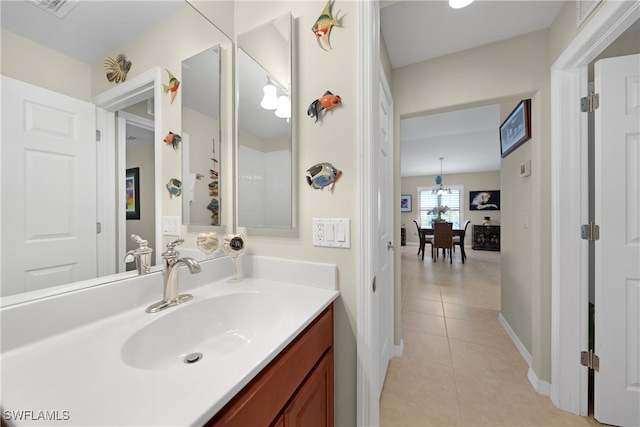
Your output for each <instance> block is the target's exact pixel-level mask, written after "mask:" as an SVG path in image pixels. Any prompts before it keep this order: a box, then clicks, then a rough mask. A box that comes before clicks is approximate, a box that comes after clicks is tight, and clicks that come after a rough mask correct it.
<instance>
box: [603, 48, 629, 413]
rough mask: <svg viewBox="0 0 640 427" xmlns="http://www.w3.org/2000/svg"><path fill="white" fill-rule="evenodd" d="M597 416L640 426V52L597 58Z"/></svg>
mask: <svg viewBox="0 0 640 427" xmlns="http://www.w3.org/2000/svg"><path fill="white" fill-rule="evenodd" d="M595 85H596V93H599V94H600V107H599V108H598V109H597V110H596V112H595V135H596V138H595V147H596V148H595V159H596V170H595V174H596V175H595V182H596V184H595V204H596V212H595V214H596V223H598V224H599V225H600V240H599V241H597V242H596V261H595V274H596V281H595V287H596V289H595V290H596V295H595V309H596V314H595V353H596V354H597V355H598V356H599V358H600V371H599V372H597V373H596V375H595V401H594V403H595V407H594V410H595V418H596V419H597V420H598V421H600V422H602V423H606V424H613V425H619V426H638V425H640V55H631V56H623V57H618V58H610V59H603V60H600V61H598V62H596V64H595Z"/></svg>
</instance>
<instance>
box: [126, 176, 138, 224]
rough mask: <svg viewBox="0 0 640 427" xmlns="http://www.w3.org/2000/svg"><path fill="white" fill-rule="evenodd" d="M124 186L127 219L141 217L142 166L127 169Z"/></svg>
mask: <svg viewBox="0 0 640 427" xmlns="http://www.w3.org/2000/svg"><path fill="white" fill-rule="evenodd" d="M124 188H125V194H126V196H127V201H126V204H125V208H126V212H127V219H140V168H131V169H127V175H126V177H125V185H124Z"/></svg>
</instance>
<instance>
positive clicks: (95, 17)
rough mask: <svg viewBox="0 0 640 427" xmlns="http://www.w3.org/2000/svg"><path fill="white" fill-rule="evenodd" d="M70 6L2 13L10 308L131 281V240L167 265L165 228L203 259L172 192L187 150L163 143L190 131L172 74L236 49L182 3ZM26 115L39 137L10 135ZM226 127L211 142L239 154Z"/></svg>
mask: <svg viewBox="0 0 640 427" xmlns="http://www.w3.org/2000/svg"><path fill="white" fill-rule="evenodd" d="M69 4H72V6H73V7H70V8H67V7H64V8H61V9H60V10H61V11H62V12H64V13H63V15H64V16H58V15H57V13H58V12H59V11H58V10H53V11H51V10H45V9H46V8H43V7H40V6H39V5H38V4H37V3H35V4H34V3H33V2H28V1H15V2H1V3H0V7H1V12H2V13H1V14H0V17H1V23H2V30H1V31H2V33H1V38H0V41H1V43H2V49H1V55H2V58H1V59H2V87H3V91H2V139H3V140H4V141H9V140H11V141H12V144H2V147H1V148H0V149H1V150H2V151H1V158H2V181H3V182H12V189H13V190H12V191H11V195H9V196H8V199H5V200H3V203H2V207H1V208H2V212H1V217H2V223H1V227H2V228H1V235H2V260H1V265H0V267H1V271H2V277H1V284H2V286H1V288H0V291H1V293H0V296H2V297H3V300H2V305H5V304H11V303H12V301H18V300H17V299H15V298H13V299H11V298H9V299H6V298H5V297H7V296H14V295H15V296H17V295H19V294H23V293H25V292H34V293H33V294H28V296H25V297H23V299H25V298H27V299H28V298H36V297H38V296H39V295H42V294H43V293H44V292H45V291H46V293H48V294H51V293H57V292H64V291H65V290H68V289H78V288H81V287H84V286H94V285H98V284H101V283H105V282H110V281H113V280H119V279H120V278H123V277H130V276H131V275H132V274H134V273H124V272H125V271H126V269H127V266H126V265H125V261H124V258H125V254H126V251H127V250H129V249H131V247H132V245H133V246H135V243H133V242H131V239H130V237H129V236H130V234H131V233H136V234H139V235H140V236H141V237H142V238H143V239H145V240H148V241H149V242H150V243H149V244H150V247H151V246H152V247H153V258H154V261H155V263H156V264H158V260H159V259H160V254H161V253H162V251H163V247H164V245H165V244H166V241H169V240H171V239H172V238H173V239H174V237H173V236H167V235H166V233H165V232H164V231H163V224H164V222H163V220H164V219H166V218H167V217H168V218H170V219H174V218H175V219H176V220H177V234H180V235H182V236H183V237H185V244H184V247H185V248H193V249H194V250H195V248H196V236H197V235H196V234H194V235H190V234H189V232H188V231H187V230H185V229H184V228H182V227H181V226H180V224H181V223H182V219H181V216H182V214H181V211H182V198H181V197H172V198H170V197H169V193H168V191H167V188H166V184H167V182H169V181H170V180H174V179H178V180H184V178H183V176H182V151H181V148H182V147H180V148H179V149H177V150H174V149H173V147H171V146H170V145H168V144H166V143H165V142H164V140H163V139H164V138H165V135H167V134H168V133H169V132H174V133H182V129H181V96H177V97H175V100H174V102H171V98H170V95H169V94H165V93H163V90H162V85H163V84H167V83H168V74H167V71H170V72H171V73H172V74H173V75H175V76H176V78H178V79H182V78H183V77H182V75H181V74H182V73H181V72H182V70H181V63H182V61H183V60H187V59H188V58H192V57H194V56H195V55H196V54H197V53H198V52H203V51H207V50H209V49H210V48H211V47H212V46H224V47H225V48H226V49H227V50H228V49H229V48H230V47H231V46H232V43H231V40H230V39H229V38H228V37H227V36H226V35H225V34H224V33H222V32H221V31H220V30H219V29H218V28H216V27H215V26H214V25H212V24H211V22H209V21H207V20H206V19H205V18H204V17H202V16H201V15H200V13H199V12H198V11H196V10H195V9H193V7H191V6H190V5H189V4H188V3H187V2H185V1H184V0H163V1H155V0H148V1H144V2H138V1H132V2H129V1H127V2H107V1H96V2H77V3H76V2H69ZM120 54H123V55H124V56H123V57H120ZM106 64H109V65H110V67H108V68H109V69H107V67H106ZM114 70H118V72H117V73H116V74H117V76H115V75H114V74H113V73H114ZM225 70H226V68H225ZM125 71H127V73H126V74H125ZM110 73H111V74H110ZM187 81H189V82H191V78H189V77H188V78H187ZM197 84H198V83H197V82H196V81H193V82H191V83H189V86H192V87H193V86H196V85H197ZM34 93H35V94H36V95H34ZM178 95H181V92H178ZM225 96H226V95H225ZM226 97H228V96H226ZM25 105H31V106H33V107H34V108H31V107H29V108H24V106H25ZM41 107H42V108H41ZM227 108H228V107H227ZM69 113H71V114H69ZM15 114H23V116H20V117H17V116H15ZM25 115H29V117H30V119H29V120H31V122H29V123H31V125H30V127H27V128H26V129H24V128H22V127H21V126H19V125H16V126H13V124H19V123H26V122H28V120H27V121H25ZM218 116H219V112H218ZM218 122H219V120H218ZM225 125H226V124H225ZM191 126H192V127H193V128H194V129H195V127H196V126H197V125H196V124H192V125H191ZM216 127H217V128H216V129H212V130H211V131H210V132H211V136H210V137H208V138H209V141H210V142H211V143H212V142H213V140H214V139H215V143H216V144H217V146H216V150H218V151H217V152H218V153H219V152H221V151H223V150H225V149H226V150H227V151H230V150H229V149H228V148H225V141H224V140H221V138H220V134H221V133H222V134H224V132H223V131H222V127H221V126H220V124H219V123H217V124H216ZM141 129H142V130H144V131H145V132H139V131H140V130H141ZM98 130H99V131H100V135H99V139H100V141H99V142H96V138H97V136H98V135H97V131H98ZM190 132H192V133H194V132H195V131H193V130H191V131H190ZM226 144H227V147H229V145H228V144H230V141H226ZM209 147H210V150H211V151H212V150H213V147H212V146H211V144H210V145H209ZM209 157H213V156H209ZM12 159H27V161H26V162H27V163H25V162H22V160H20V162H22V163H20V162H17V161H16V162H14V161H13V160H12ZM221 160H222V159H219V161H221ZM27 166H29V167H30V169H27ZM224 166H225V165H220V170H224ZM52 177H55V179H52ZM128 184H132V185H131V186H130V187H129V186H128ZM128 189H135V191H133V194H131V195H132V197H131V198H128V195H129V194H130V193H131V192H129V193H128V192H127V190H128ZM227 191H228V190H227ZM136 193H137V194H136ZM220 194H221V195H223V196H224V192H223V191H220ZM229 216H231V215H230V214H227V215H226V216H225V215H220V216H219V217H218V223H220V224H221V225H222V224H224V222H225V221H226V220H227V219H228V217H229ZM209 220H210V218H209ZM143 223H145V224H143ZM209 224H211V222H209ZM143 225H144V227H142V228H141V226H143ZM132 268H134V266H132ZM156 268H157V267H156ZM96 277H101V279H100V280H95V278H96Z"/></svg>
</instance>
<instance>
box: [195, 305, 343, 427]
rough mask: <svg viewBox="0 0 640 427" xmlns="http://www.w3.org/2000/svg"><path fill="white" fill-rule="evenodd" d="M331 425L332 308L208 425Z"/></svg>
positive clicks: (242, 426) (315, 321)
mask: <svg viewBox="0 0 640 427" xmlns="http://www.w3.org/2000/svg"><path fill="white" fill-rule="evenodd" d="M302 425H304V426H319V427H320V426H333V305H331V306H329V307H328V308H327V309H326V310H325V311H324V312H323V313H322V314H320V315H319V316H318V317H317V318H316V319H315V320H314V321H313V323H312V324H311V325H309V326H308V327H307V328H306V329H305V330H304V331H303V332H302V333H301V334H300V335H299V336H298V337H297V338H296V339H295V340H294V341H293V342H292V343H291V344H289V345H288V346H287V347H286V348H285V349H284V350H283V351H282V352H281V353H280V354H279V355H278V356H277V357H276V358H275V359H274V360H273V361H272V362H271V363H270V364H269V365H268V366H267V367H266V368H264V369H263V370H262V371H261V372H260V373H258V375H256V377H255V378H254V379H253V380H252V381H251V382H250V383H249V384H247V385H246V386H245V387H244V388H243V389H242V390H241V391H240V392H239V393H238V394H237V395H236V396H235V397H234V398H233V399H232V400H231V401H230V402H229V403H227V405H226V406H225V407H224V408H222V409H221V410H220V411H219V412H218V413H217V414H216V415H215V416H214V417H213V418H212V419H211V420H209V422H208V423H207V424H206V426H208V427H209V426H239V427H245V426H280V427H285V426H286V427H289V426H302Z"/></svg>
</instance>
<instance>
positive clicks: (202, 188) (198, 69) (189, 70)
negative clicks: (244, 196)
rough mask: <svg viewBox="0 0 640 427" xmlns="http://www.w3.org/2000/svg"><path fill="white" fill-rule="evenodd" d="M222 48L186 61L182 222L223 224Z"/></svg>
mask: <svg viewBox="0 0 640 427" xmlns="http://www.w3.org/2000/svg"><path fill="white" fill-rule="evenodd" d="M219 50H220V46H215V47H212V48H210V49H206V50H204V51H202V52H200V53H198V54H196V55H194V56H192V57H190V58H188V59H185V60H184V61H182V81H181V87H182V161H183V165H182V177H183V197H182V220H183V224H186V225H213V226H220V225H222V222H221V221H222V219H221V215H222V211H221V205H222V203H223V201H224V200H225V197H224V194H223V193H224V191H225V189H224V186H223V185H222V181H223V180H227V179H229V178H228V177H226V176H224V175H223V172H224V171H223V170H222V164H221V160H222V147H221V146H220V56H219Z"/></svg>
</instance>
